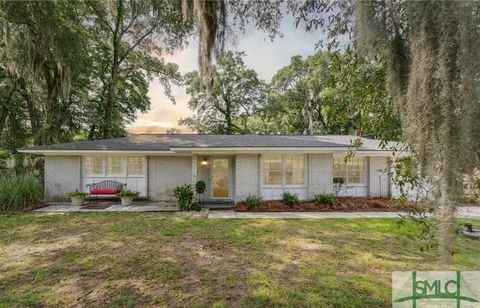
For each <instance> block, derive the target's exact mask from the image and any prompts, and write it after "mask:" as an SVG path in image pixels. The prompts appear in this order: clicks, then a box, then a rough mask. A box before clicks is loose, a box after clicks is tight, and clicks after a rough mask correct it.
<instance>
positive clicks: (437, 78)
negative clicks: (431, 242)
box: [355, 1, 480, 264]
mask: <svg viewBox="0 0 480 308" xmlns="http://www.w3.org/2000/svg"><path fill="white" fill-rule="evenodd" d="M387 12H388V14H387ZM355 15H356V18H357V19H358V24H357V25H356V27H357V30H358V33H359V34H360V35H359V37H358V38H359V40H358V43H359V46H360V47H361V48H362V50H364V51H366V52H369V51H371V50H373V49H378V48H379V47H380V48H381V49H380V51H381V52H383V53H384V54H385V55H386V58H387V59H388V60H389V61H388V71H387V73H388V74H387V83H388V89H389V92H390V95H391V96H392V97H393V98H394V101H395V104H396V106H397V108H398V110H399V111H400V114H401V119H402V124H403V127H404V130H405V135H406V139H407V140H408V141H409V143H410V144H411V145H412V150H413V153H414V155H415V158H416V159H417V160H418V161H419V163H420V171H421V175H422V178H430V179H435V187H436V193H435V194H434V195H435V196H436V197H437V204H438V208H437V209H438V215H437V217H439V219H440V224H439V228H438V230H439V234H438V237H437V240H438V241H439V251H440V260H441V262H442V263H444V264H447V263H451V260H452V254H453V246H454V242H455V234H454V232H455V215H454V214H455V207H456V202H457V200H458V198H459V197H460V194H461V185H460V183H461V180H462V178H463V174H465V173H470V172H472V171H473V168H474V167H475V165H476V164H477V163H478V149H479V147H480V122H479V121H478V118H479V117H480V106H479V104H478V93H479V91H478V89H479V86H480V84H479V82H478V78H476V76H477V72H478V68H479V67H480V48H479V47H480V46H479V42H480V33H479V32H478V27H479V25H480V15H479V14H478V3H476V2H473V1H462V2H456V1H443V2H441V3H435V2H431V1H406V2H398V3H395V4H393V3H391V2H383V3H380V2H378V3H374V2H363V1H359V2H357V3H356V6H355Z"/></svg>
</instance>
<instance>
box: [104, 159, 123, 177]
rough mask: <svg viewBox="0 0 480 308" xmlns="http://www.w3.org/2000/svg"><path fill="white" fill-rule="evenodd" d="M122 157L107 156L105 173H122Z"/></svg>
mask: <svg viewBox="0 0 480 308" xmlns="http://www.w3.org/2000/svg"><path fill="white" fill-rule="evenodd" d="M123 164H124V163H123V157H119V156H111V157H107V175H124V170H123Z"/></svg>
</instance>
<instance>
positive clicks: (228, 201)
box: [192, 154, 235, 208]
mask: <svg viewBox="0 0 480 308" xmlns="http://www.w3.org/2000/svg"><path fill="white" fill-rule="evenodd" d="M198 181H204V182H205V185H206V188H205V191H204V193H203V194H200V195H198V197H199V198H200V200H204V201H205V206H206V207H212V208H214V207H216V206H219V207H222V206H231V205H233V200H234V198H235V156H234V155H225V154H217V155H212V154H208V155H207V154H205V155H204V154H193V155H192V184H193V185H194V186H195V184H196V183H197V182H198Z"/></svg>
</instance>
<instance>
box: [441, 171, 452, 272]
mask: <svg viewBox="0 0 480 308" xmlns="http://www.w3.org/2000/svg"><path fill="white" fill-rule="evenodd" d="M450 181H451V179H449V178H448V175H446V174H445V173H444V175H443V176H442V179H441V184H440V199H439V202H438V203H439V204H438V205H439V209H438V210H439V213H438V219H439V222H440V225H439V230H438V241H439V246H438V248H439V252H440V263H441V264H451V263H452V255H453V246H454V244H455V225H456V219H455V209H456V202H455V201H454V200H452V199H451V197H452V196H451V195H450V193H449V191H450V190H451V188H450V187H449V186H450V185H449V182H450Z"/></svg>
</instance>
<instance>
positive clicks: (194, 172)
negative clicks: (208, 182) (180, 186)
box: [192, 154, 197, 185]
mask: <svg viewBox="0 0 480 308" xmlns="http://www.w3.org/2000/svg"><path fill="white" fill-rule="evenodd" d="M195 183H197V155H196V154H193V155H192V184H193V185H195Z"/></svg>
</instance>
